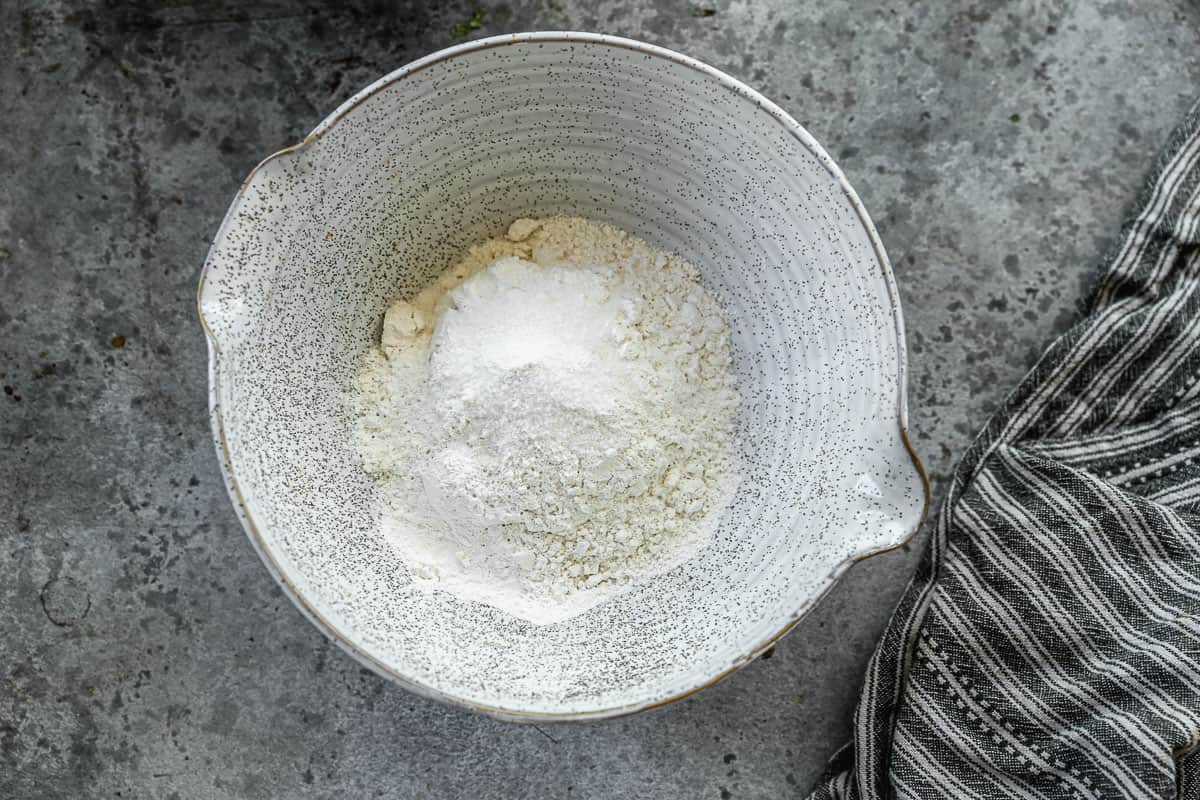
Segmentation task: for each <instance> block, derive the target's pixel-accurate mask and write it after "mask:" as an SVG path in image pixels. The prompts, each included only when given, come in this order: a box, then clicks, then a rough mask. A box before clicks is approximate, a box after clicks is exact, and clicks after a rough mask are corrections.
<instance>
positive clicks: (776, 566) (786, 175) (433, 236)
mask: <svg viewBox="0 0 1200 800" xmlns="http://www.w3.org/2000/svg"><path fill="white" fill-rule="evenodd" d="M549 215H572V216H582V217H587V218H590V219H593V220H599V221H603V222H608V223H612V224H615V225H617V226H619V227H621V228H624V229H625V230H626V231H629V232H631V233H633V234H634V235H636V236H638V237H641V238H643V239H645V240H646V241H648V242H650V243H651V244H653V245H655V246H657V247H660V248H662V249H666V250H670V251H673V252H675V253H677V254H679V255H681V256H683V257H684V258H686V259H687V260H688V261H691V262H693V263H695V264H697V265H699V266H700V267H701V269H702V272H703V280H704V283H705V284H706V286H707V287H708V289H709V290H710V291H711V292H713V293H714V295H715V296H716V297H717V299H718V300H719V301H720V303H721V304H722V306H723V307H724V309H725V312H726V313H727V316H728V319H729V324H730V330H731V333H732V345H733V359H734V369H735V371H736V377H737V381H738V388H739V392H740V406H739V409H738V417H737V436H738V443H739V444H738V447H739V456H740V461H741V471H742V475H743V480H742V484H741V488H740V490H739V492H738V494H737V497H736V499H735V501H734V502H733V504H732V506H731V507H729V508H728V509H727V510H726V512H725V514H724V516H723V518H722V521H721V524H720V528H719V531H718V532H717V534H716V538H715V540H714V541H713V542H712V544H711V545H710V546H709V547H708V548H707V549H706V550H704V551H703V553H701V554H700V555H699V556H697V557H695V558H694V559H692V560H691V561H689V562H688V563H686V564H684V565H683V566H681V567H679V568H677V569H675V570H674V571H672V572H670V573H669V574H667V575H665V576H662V577H659V578H656V579H654V580H652V581H650V582H649V583H647V584H645V585H642V586H639V587H637V588H636V589H634V590H632V591H630V592H628V593H626V594H623V595H620V596H619V597H617V598H615V599H613V600H611V601H610V602H607V603H605V604H603V605H601V606H599V607H597V608H595V609H593V610H591V611H589V612H587V613H585V614H583V615H582V616H579V617H576V618H574V619H571V620H568V621H565V622H561V623H558V624H554V625H548V626H536V625H531V624H528V623H526V622H523V621H521V620H518V619H515V618H513V617H511V616H508V615H506V614H505V613H503V612H501V611H498V610H496V609H494V608H491V607H489V606H485V605H479V604H474V603H470V602H465V601H462V600H459V599H457V598H455V597H453V596H451V595H449V594H446V593H443V592H424V591H419V590H416V589H415V588H414V587H413V586H412V585H411V582H410V579H409V575H408V573H407V571H406V569H405V567H404V565H403V563H402V562H400V561H399V560H398V559H397V558H396V556H395V555H394V554H393V553H392V552H391V551H390V550H389V548H388V547H387V546H386V545H385V544H383V543H381V541H380V540H379V538H378V536H377V534H376V533H375V530H376V526H377V524H378V513H377V511H376V510H375V509H376V502H375V495H374V492H375V488H374V486H373V485H372V482H371V480H370V479H369V478H368V477H367V475H366V474H365V473H364V472H363V469H362V466H361V463H360V461H359V458H358V456H357V455H356V452H355V449H354V447H353V444H352V440H353V437H352V435H351V425H352V422H351V411H350V406H349V402H348V400H347V395H348V391H349V388H350V386H351V383H352V379H353V376H354V373H355V370H356V369H357V368H358V365H359V363H360V359H361V357H362V356H363V354H364V353H365V352H366V351H367V349H368V348H370V347H372V346H374V344H375V342H376V337H377V335H378V330H379V319H380V316H381V314H382V312H383V310H384V308H385V306H386V305H387V303H388V301H389V300H390V299H392V298H395V297H402V296H406V295H409V294H411V293H415V292H416V291H417V290H419V289H421V288H422V287H424V286H425V285H426V284H427V283H429V282H430V281H431V280H432V279H433V278H434V277H435V276H437V275H438V274H439V273H440V272H442V271H443V269H445V268H446V267H447V266H449V265H450V264H452V263H454V262H455V261H456V260H457V259H458V258H459V256H460V255H461V254H462V253H463V252H464V251H465V249H466V248H467V247H469V246H470V245H472V244H474V243H477V242H479V241H481V240H484V239H486V238H488V237H491V236H495V235H497V234H500V233H501V232H503V231H504V230H505V228H506V227H507V226H508V224H509V223H510V222H511V221H512V220H513V219H515V218H518V217H539V216H549ZM199 304H200V313H201V317H202V320H203V323H204V328H205V330H206V333H207V335H208V342H209V347H210V371H209V380H210V402H211V411H212V427H213V431H214V434H215V437H216V441H217V447H218V451H219V454H220V456H221V460H222V462H223V465H224V470H225V475H226V478H227V480H228V485H229V491H230V494H231V496H232V497H233V500H234V503H235V505H236V506H237V509H238V513H239V514H240V516H241V519H242V522H243V524H244V525H245V527H246V531H247V533H248V534H249V536H250V539H251V541H252V542H253V543H254V546H255V547H256V548H257V549H258V551H259V553H260V554H261V556H262V558H263V560H264V561H265V562H266V564H267V566H268V567H269V568H270V570H271V572H272V573H273V574H274V576H275V578H276V579H277V580H278V581H279V582H280V584H281V585H282V586H283V587H284V589H285V591H286V592H287V594H288V595H289V596H290V597H291V598H292V600H293V601H295V603H296V605H297V606H299V607H300V609H301V610H302V611H303V612H304V613H305V614H306V615H307V616H308V617H309V618H310V619H311V620H312V621H313V623H314V624H315V625H316V626H317V627H319V628H320V629H321V630H323V631H324V632H325V633H326V634H327V635H328V636H330V637H331V638H333V639H334V640H335V641H336V642H337V643H338V644H340V645H341V646H342V647H344V648H345V649H346V650H347V651H349V652H350V653H351V654H352V655H353V656H354V657H356V658H357V659H359V660H360V661H361V662H362V663H364V664H366V665H367V666H369V667H370V668H372V669H374V670H375V671H377V672H379V673H380V674H382V675H385V676H387V677H389V678H392V679H394V680H395V681H397V682H398V683H400V684H402V685H403V686H406V687H408V688H410V689H412V690H414V691H417V692H420V693H422V694H426V695H430V696H433V697H437V698H441V699H443V700H448V701H451V702H455V703H459V704H461V705H464V706H468V707H470V708H474V709H478V710H483V711H487V712H490V713H493V714H496V715H498V716H503V717H509V718H516V719H542V718H567V719H580V718H589V717H606V716H615V715H618V714H623V713H628V712H632V711H637V710H640V709H644V708H648V707H650V706H654V705H658V704H661V703H665V702H668V701H670V700H673V699H676V698H679V697H682V696H684V695H686V694H689V693H690V692H694V691H696V690H697V689H699V688H701V687H704V686H707V685H709V684H711V683H713V682H714V681H716V680H718V679H719V678H721V677H723V676H725V675H727V674H729V673H730V672H732V671H733V670H735V669H736V668H737V667H739V666H740V665H742V664H745V663H747V662H748V661H750V660H751V659H753V658H754V657H755V656H756V655H757V654H759V653H760V652H762V651H763V650H764V649H765V648H767V647H769V646H770V645H771V644H772V643H773V642H775V641H776V640H777V639H778V638H779V637H780V636H781V635H782V634H783V633H785V632H786V631H787V630H788V629H789V628H791V627H792V626H793V625H794V624H795V623H796V621H797V620H798V619H799V618H800V617H801V616H802V615H803V614H804V613H805V612H806V611H808V610H809V609H811V608H812V607H813V605H814V604H815V603H816V602H817V600H818V599H819V598H820V597H821V595H822V594H824V593H825V592H826V591H827V590H828V589H829V588H830V586H832V585H833V583H834V582H835V581H836V580H837V579H838V576H840V575H841V574H842V573H843V572H844V571H845V570H846V568H847V567H848V566H849V564H850V563H851V562H853V561H855V560H856V559H860V558H863V557H865V556H868V555H871V554H873V553H878V552H881V551H883V550H887V549H889V548H893V547H896V546H897V545H899V544H901V543H903V542H904V541H905V540H906V539H907V538H908V537H909V536H910V535H911V534H912V533H913V531H914V530H915V529H916V527H917V525H918V524H919V522H920V520H921V518H922V515H923V513H924V509H925V507H926V501H927V500H926V497H927V489H926V484H925V481H924V478H923V475H922V473H921V468H920V465H919V464H918V462H917V460H916V458H915V457H914V455H913V453H912V451H911V449H910V447H909V445H908V442H907V438H906V436H905V433H904V425H905V416H906V414H905V350H904V340H903V326H902V322H901V316H900V305H899V300H898V298H897V293H896V287H895V285H894V283H893V280H892V272H891V269H890V268H889V266H888V261H887V257H886V256H885V255H884V250H883V246H882V245H881V244H880V242H879V238H878V236H877V235H876V233H875V230H874V228H873V226H872V224H871V221H870V219H869V218H868V216H867V213H866V211H865V210H864V209H863V206H862V204H861V202H860V201H859V199H858V197H857V195H855V193H854V190H853V189H851V188H850V185H849V184H848V183H847V182H846V179H845V178H844V177H843V176H842V173H841V172H840V171H839V170H838V168H837V166H836V165H835V164H834V163H833V161H832V160H831V159H830V158H829V156H828V155H827V154H826V153H825V151H824V150H823V149H822V148H821V147H820V145H818V144H817V143H816V142H815V141H814V140H813V138H812V137H811V136H809V134H808V133H806V132H805V131H804V129H803V128H801V127H800V126H799V125H798V124H797V123H796V121H795V120H793V119H792V118H791V117H789V116H788V115H787V114H785V113H784V112H783V111H782V110H781V109H780V108H779V107H778V106H776V105H774V104H773V103H771V102H770V101H768V100H767V99H765V98H764V97H762V96H761V95H759V94H758V93H756V92H754V91H753V90H751V89H749V88H747V87H746V86H744V85H743V84H741V83H739V82H737V81H736V80H734V79H732V78H730V77H729V76H728V75H725V74H723V73H721V72H719V71H717V70H715V69H713V68H712V67H709V66H706V65H704V64H702V63H700V62H699V61H696V60H694V59H691V58H688V57H686V56H683V55H680V54H678V53H674V52H671V51H669V50H664V49H662V48H659V47H654V46H652V45H648V44H643V43H640V42H634V41H630V40H627V39H619V38H615V37H611V36H600V35H593V34H580V33H531V34H518V35H511V36H498V37H493V38H490V39H483V40H480V41H475V42H471V43H469V44H464V45H461V46H459V47H454V48H451V49H449V50H444V51H442V52H439V53H435V54H434V55H431V56H428V57H426V58H423V59H421V60H420V61H417V62H414V63H413V64H410V65H409V66H407V67H404V68H402V69H400V70H397V71H396V72H394V73H392V74H391V75H388V76H387V77H385V78H382V79H380V80H379V81H377V82H376V83H374V84H372V85H371V86H369V87H368V88H367V89H365V90H363V91H362V92H360V93H359V94H357V95H355V96H354V97H353V98H351V99H350V100H349V101H347V102H346V103H345V104H343V105H342V106H341V108H339V109H337V111H335V112H334V113H333V114H332V115H331V116H330V117H328V118H327V119H326V120H325V121H324V122H322V123H321V124H320V125H319V126H318V127H317V129H316V130H314V131H313V132H312V134H311V135H309V136H308V138H306V139H305V140H304V142H302V143H301V144H299V145H296V146H295V147H290V148H288V149H286V150H283V151H281V152H279V153H276V154H275V155H273V156H271V157H269V158H267V159H266V160H265V161H263V162H262V163H261V164H259V165H258V166H257V167H256V168H255V169H254V170H253V172H251V174H250V176H249V177H248V178H247V179H246V182H245V184H244V185H243V186H242V188H241V190H240V191H239V192H238V195H237V197H236V199H235V200H234V202H233V205H232V206H231V207H230V209H229V212H228V215H227V216H226V218H225V221H224V223H223V224H222V225H221V228H220V231H219V232H218V233H217V236H216V241H215V242H214V243H213V246H212V250H211V252H210V254H209V257H208V260H207V263H206V264H205V266H204V272H203V276H202V279H201V285H200V289H199Z"/></svg>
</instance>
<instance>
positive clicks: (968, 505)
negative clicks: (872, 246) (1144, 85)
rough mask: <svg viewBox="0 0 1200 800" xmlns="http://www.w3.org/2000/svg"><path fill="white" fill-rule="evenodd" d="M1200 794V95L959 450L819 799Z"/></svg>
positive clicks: (1197, 799)
mask: <svg viewBox="0 0 1200 800" xmlns="http://www.w3.org/2000/svg"><path fill="white" fill-rule="evenodd" d="M891 797H897V798H909V797H920V798H954V800H960V799H962V800H971V799H972V798H989V799H990V798H1012V800H1034V799H1035V798H1036V799H1037V800H1041V799H1043V798H1086V799H1087V800H1092V799H1093V798H1095V799H1096V800H1100V799H1101V798H1176V797H1178V798H1191V799H1192V800H1200V103H1198V104H1197V105H1196V106H1193V108H1192V110H1191V111H1190V112H1189V114H1188V116H1187V118H1186V120H1185V121H1184V123H1183V124H1182V125H1181V126H1180V127H1179V128H1178V129H1177V130H1176V131H1175V132H1174V134H1173V135H1172V137H1171V140H1170V143H1169V145H1168V147H1167V148H1166V152H1165V153H1164V155H1163V156H1162V157H1161V158H1160V159H1159V162H1158V164H1157V166H1156V168H1155V170H1154V173H1153V175H1152V177H1151V179H1150V181H1149V182H1148V185H1147V187H1146V189H1145V190H1144V192H1143V195H1142V198H1141V200H1140V202H1139V205H1138V211H1137V214H1136V216H1135V217H1134V218H1133V219H1132V220H1131V221H1130V222H1129V223H1128V224H1127V225H1126V226H1125V228H1124V231H1123V235H1122V239H1121V242H1120V245H1119V247H1118V248H1117V249H1116V251H1115V253H1114V254H1113V256H1112V260H1111V263H1110V264H1109V265H1108V267H1107V269H1106V271H1105V272H1104V274H1103V276H1102V279H1101V282H1100V286H1099V288H1098V289H1097V290H1096V293H1095V296H1094V297H1093V299H1092V302H1091V306H1090V310H1089V315H1088V316H1087V318H1086V319H1084V320H1083V321H1082V322H1080V323H1079V324H1078V325H1076V326H1075V327H1074V328H1073V329H1072V330H1071V331H1069V332H1068V333H1066V334H1065V335H1064V336H1062V338H1060V339H1059V340H1058V341H1056V342H1055V343H1054V344H1053V345H1051V347H1050V349H1049V350H1047V352H1046V353H1045V355H1043V356H1042V358H1041V360H1040V361H1039V363H1038V364H1037V366H1035V367H1034V368H1033V370H1032V371H1030V373H1029V374H1028V375H1027V376H1026V377H1025V378H1024V379H1023V380H1022V382H1021V383H1020V385H1019V386H1018V387H1017V389H1016V390H1015V391H1014V392H1013V394H1012V395H1011V396H1010V397H1009V398H1008V399H1007V401H1006V402H1005V404H1004V406H1003V408H1002V409H1001V410H1000V412H999V413H998V414H997V415H996V416H995V418H993V419H992V420H991V422H989V423H988V425H987V427H986V428H985V429H984V431H983V433H981V434H980V436H979V438H978V439H977V440H976V441H975V442H974V444H973V445H972V446H971V448H970V450H969V451H968V452H967V454H966V456H965V457H964V458H963V460H962V462H961V463H960V464H959V466H958V467H957V469H956V471H955V473H954V476H953V479H952V482H951V484H950V486H949V488H948V491H947V494H946V499H945V502H944V504H943V506H942V508H941V510H940V513H939V515H938V516H937V518H936V519H935V520H934V521H933V530H932V537H931V541H930V546H929V551H928V553H927V554H926V556H925V558H924V561H923V563H922V565H921V567H920V569H919V570H918V572H917V575H916V576H915V577H914V579H913V582H912V584H911V585H910V586H909V587H908V590H907V592H906V593H905V595H904V598H903V600H902V601H901V602H900V605H899V606H898V607H897V609H896V611H895V613H894V615H893V617H892V620H891V622H890V623H889V625H888V629H887V631H886V633H885V634H884V637H883V639H882V641H881V642H880V644H879V647H878V649H877V650H876V652H875V655H874V657H873V658H872V660H871V663H870V666H869V668H868V670H867V676H866V680H865V685H864V686H863V691H862V697H861V698H860V700H859V704H858V708H857V710H856V712H855V718H854V739H853V741H852V742H851V744H850V745H848V746H847V747H846V748H845V749H844V750H843V751H842V752H841V753H840V754H839V755H838V756H837V757H835V759H834V762H833V764H832V766H831V769H830V774H829V775H828V776H827V777H826V778H825V779H824V780H823V782H822V783H821V785H820V786H819V787H818V788H817V789H816V790H815V791H814V792H813V794H812V797H811V800H852V799H854V800H858V799H861V800H867V799H868V798H870V799H872V800H875V799H879V800H882V799H883V798H891Z"/></svg>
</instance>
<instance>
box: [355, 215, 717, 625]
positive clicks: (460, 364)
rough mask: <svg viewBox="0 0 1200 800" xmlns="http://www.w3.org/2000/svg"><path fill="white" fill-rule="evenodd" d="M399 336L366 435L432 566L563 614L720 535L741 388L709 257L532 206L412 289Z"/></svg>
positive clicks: (437, 580) (392, 326)
mask: <svg viewBox="0 0 1200 800" xmlns="http://www.w3.org/2000/svg"><path fill="white" fill-rule="evenodd" d="M380 344H381V350H380V351H379V352H373V353H372V354H370V356H369V357H368V360H367V363H366V365H365V367H364V369H363V372H362V374H361V376H360V380H359V390H360V391H359V398H358V400H359V405H360V408H361V420H360V424H359V429H358V444H359V450H360V452H361V454H362V456H363V461H364V465H365V467H366V469H367V470H368V472H370V473H371V474H372V475H373V476H374V477H375V478H376V479H377V480H378V481H379V484H380V486H379V489H380V491H379V496H380V497H381V498H382V500H381V502H382V503H383V509H382V520H383V523H382V528H383V533H384V535H386V536H387V538H388V540H389V541H390V542H391V544H392V545H393V546H394V547H395V548H396V550H397V551H398V553H399V554H400V556H401V558H402V559H403V560H404V562H405V563H406V565H407V566H408V568H409V571H410V573H411V574H412V576H413V579H414V581H415V582H416V584H417V585H418V586H420V587H422V588H426V589H441V590H445V591H449V592H451V593H453V594H455V595H458V596H460V597H462V598H464V599H468V600H475V601H478V602H483V603H488V604H490V605H493V606H496V607H498V608H501V609H503V610H505V611H507V612H509V613H511V614H513V615H515V616H518V617H522V618H524V619H527V620H529V621H531V622H534V623H539V624H545V623H551V622H556V621H559V620H562V619H566V618H569V617H572V616H575V615H577V614H579V613H582V612H583V611H586V610H587V609H588V608H591V607H593V606H594V605H596V604H597V603H600V602H602V601H603V600H605V599H607V598H608V597H611V596H612V595H613V594H615V593H617V592H620V591H623V590H626V589H628V588H629V587H631V586H633V585H635V584H636V583H637V582H639V581H642V580H645V579H646V578H649V577H652V576H654V575H658V574H662V573H664V572H666V571H668V570H670V569H672V568H674V567H675V566H677V565H679V564H680V563H682V562H683V561H685V560H687V559H688V558H690V557H691V556H693V555H695V554H696V553H697V552H698V551H699V550H700V549H701V548H703V547H704V545H705V544H707V542H708V541H709V540H710V539H711V537H712V533H713V529H714V528H715V524H716V520H717V517H718V515H719V514H720V512H721V510H722V509H723V508H724V507H725V505H726V504H727V503H728V501H729V499H730V496H731V494H732V491H733V488H734V486H735V484H736V476H735V470H734V463H733V455H732V438H733V422H734V413H735V409H736V394H735V391H734V386H733V379H732V373H731V368H730V353H729V331H728V328H727V326H726V324H725V321H724V319H723V317H722V315H721V312H720V309H719V308H718V306H717V304H716V302H715V301H714V300H713V298H712V297H711V296H710V295H709V294H708V293H707V292H706V291H705V290H704V289H703V288H702V287H701V285H700V283H699V272H698V270H697V269H696V268H695V267H694V266H692V265H691V264H688V263H687V262H684V261H681V260H679V259H675V258H673V257H671V256H669V255H667V254H665V253H662V252H659V251H656V250H654V249H652V248H650V247H649V246H648V245H646V244H645V243H643V242H640V241H638V240H636V239H633V238H631V237H628V236H627V235H625V234H624V233H623V232H621V231H619V230H617V229H615V228H612V227H609V226H605V225H599V224H596V223H591V222H587V221H585V220H581V219H573V218H552V219H548V220H524V219H522V220H517V221H516V222H514V223H513V225H512V226H511V228H510V229H509V232H508V236H507V237H505V238H503V239H495V240H491V241H489V242H486V243H484V244H482V245H480V246H478V247H476V248H473V249H472V250H471V251H470V253H468V255H467V257H466V258H465V259H464V260H463V261H462V262H461V263H459V264H457V265H455V266H454V267H453V268H452V269H450V270H448V271H447V272H446V273H444V274H443V275H442V276H441V277H440V278H439V279H438V280H437V281H436V282H435V283H434V285H433V286H430V287H429V288H428V289H426V290H425V291H423V292H421V293H420V294H418V295H417V296H415V297H413V298H411V299H409V300H408V301H398V302H396V303H394V304H393V305H392V306H391V307H390V308H389V309H388V311H387V313H386V315H385V317H384V324H383V332H382V336H381V340H380Z"/></svg>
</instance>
